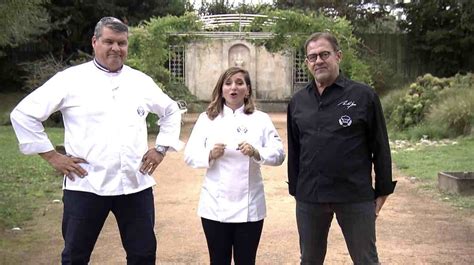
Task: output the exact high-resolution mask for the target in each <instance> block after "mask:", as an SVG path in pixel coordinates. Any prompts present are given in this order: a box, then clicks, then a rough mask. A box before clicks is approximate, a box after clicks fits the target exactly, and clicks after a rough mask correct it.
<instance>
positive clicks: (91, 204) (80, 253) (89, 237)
mask: <svg viewBox="0 0 474 265" xmlns="http://www.w3.org/2000/svg"><path fill="white" fill-rule="evenodd" d="M63 202H64V213H63V223H62V232H63V238H64V249H63V252H62V255H61V258H62V264H88V263H89V259H90V256H91V253H92V250H93V249H94V245H95V243H96V241H97V238H98V236H99V233H100V230H102V227H103V225H104V222H105V220H106V219H107V216H108V215H109V212H112V213H113V214H114V215H115V218H116V219H117V224H118V228H119V231H120V237H121V239H122V245H123V247H124V249H125V252H126V253H127V264H155V260H156V238H155V233H154V224H155V206H154V203H153V191H152V188H148V189H146V190H143V191H140V192H137V193H134V194H128V195H119V196H99V195H96V194H93V193H89V192H81V191H69V190H64V192H63Z"/></svg>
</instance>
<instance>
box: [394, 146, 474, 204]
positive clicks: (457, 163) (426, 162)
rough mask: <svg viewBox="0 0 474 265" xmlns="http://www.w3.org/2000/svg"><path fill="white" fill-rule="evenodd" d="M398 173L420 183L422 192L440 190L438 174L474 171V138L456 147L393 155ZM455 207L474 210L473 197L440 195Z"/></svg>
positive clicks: (432, 147) (410, 150)
mask: <svg viewBox="0 0 474 265" xmlns="http://www.w3.org/2000/svg"><path fill="white" fill-rule="evenodd" d="M392 157H393V162H394V163H395V165H396V166H397V168H398V169H400V170H401V171H402V173H404V174H405V175H407V176H410V177H412V179H414V180H416V181H419V182H420V183H421V185H420V187H421V188H423V189H429V190H437V184H438V182H437V180H438V172H440V171H448V172H453V171H462V172H465V171H474V137H468V138H460V139H456V141H455V144H453V143H451V144H448V145H444V146H421V147H420V146H418V147H417V148H413V150H412V149H405V150H397V152H394V153H393V154H392ZM438 195H439V196H440V198H441V199H443V200H448V201H451V202H452V203H453V205H454V206H456V207H462V208H470V209H474V196H458V195H455V194H447V193H441V192H440V193H438Z"/></svg>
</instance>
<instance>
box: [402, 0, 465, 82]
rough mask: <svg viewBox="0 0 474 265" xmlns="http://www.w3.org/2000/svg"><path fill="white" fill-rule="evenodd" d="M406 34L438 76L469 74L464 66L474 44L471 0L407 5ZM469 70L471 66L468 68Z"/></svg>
mask: <svg viewBox="0 0 474 265" xmlns="http://www.w3.org/2000/svg"><path fill="white" fill-rule="evenodd" d="M405 11H406V13H407V18H406V20H401V23H400V26H401V27H402V28H403V29H405V30H406V31H407V32H408V35H409V39H410V40H411V43H412V47H413V49H414V51H415V52H416V53H417V54H418V55H420V56H421V58H423V59H424V61H426V62H430V64H432V66H433V67H434V72H433V73H434V74H435V75H438V76H452V75H454V74H456V73H458V72H463V71H472V68H471V69H469V65H467V64H464V63H463V62H466V60H463V57H465V56H469V54H472V53H471V49H472V46H473V45H474V1H458V0H425V1H411V3H408V4H406V6H405ZM471 67H472V65H471Z"/></svg>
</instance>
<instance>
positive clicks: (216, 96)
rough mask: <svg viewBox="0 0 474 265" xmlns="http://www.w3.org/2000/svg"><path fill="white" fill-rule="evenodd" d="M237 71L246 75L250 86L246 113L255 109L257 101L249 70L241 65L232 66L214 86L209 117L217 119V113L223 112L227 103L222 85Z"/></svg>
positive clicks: (245, 105) (245, 107) (246, 80)
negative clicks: (255, 100) (254, 96)
mask: <svg viewBox="0 0 474 265" xmlns="http://www.w3.org/2000/svg"><path fill="white" fill-rule="evenodd" d="M237 73H242V74H243V75H244V80H245V83H246V84H247V86H248V87H249V96H248V97H246V98H245V99H244V113H245V114H251V113H253V112H254V111H255V102H254V99H253V96H252V85H251V82H250V74H249V72H248V71H247V70H245V69H243V68H240V67H230V68H228V69H227V70H225V71H224V73H222V74H221V76H220V77H219V80H217V83H216V86H215V87H214V91H212V99H211V103H209V106H208V107H207V110H206V113H207V116H208V117H209V119H211V120H213V119H215V118H216V117H217V115H219V114H220V113H221V112H222V109H223V107H224V104H225V100H224V96H223V95H222V87H223V86H224V83H225V81H226V80H227V79H229V78H230V77H231V76H233V75H235V74H237Z"/></svg>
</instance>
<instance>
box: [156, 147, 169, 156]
mask: <svg viewBox="0 0 474 265" xmlns="http://www.w3.org/2000/svg"><path fill="white" fill-rule="evenodd" d="M156 151H158V153H161V154H162V155H165V154H166V151H168V148H167V147H165V146H161V145H159V146H157V147H156Z"/></svg>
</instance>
